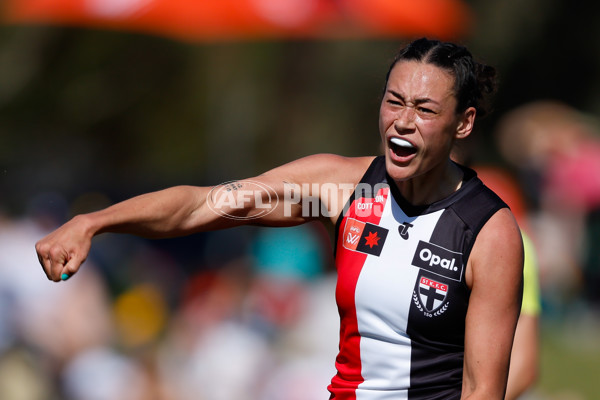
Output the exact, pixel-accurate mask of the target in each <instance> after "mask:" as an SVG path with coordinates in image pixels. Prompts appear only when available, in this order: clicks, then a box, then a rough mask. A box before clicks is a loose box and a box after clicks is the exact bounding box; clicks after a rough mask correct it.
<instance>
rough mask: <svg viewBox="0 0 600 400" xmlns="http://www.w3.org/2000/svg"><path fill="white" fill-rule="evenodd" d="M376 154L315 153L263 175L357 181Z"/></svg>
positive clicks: (298, 179) (306, 180)
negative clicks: (350, 155)
mask: <svg viewBox="0 0 600 400" xmlns="http://www.w3.org/2000/svg"><path fill="white" fill-rule="evenodd" d="M374 159H375V157H374V156H366V157H344V156H340V155H336V154H326V153H322V154H314V155H310V156H306V157H302V158H299V159H297V160H294V161H292V162H289V163H287V164H284V165H282V166H280V167H277V168H274V169H272V170H270V171H268V172H266V173H264V174H263V175H262V176H265V177H274V176H277V177H278V178H280V179H283V180H287V181H290V182H293V183H297V184H301V183H357V182H358V181H359V180H360V178H361V177H362V175H363V174H364V173H365V171H366V170H367V169H368V167H369V165H370V164H371V163H372V162H373V160H374Z"/></svg>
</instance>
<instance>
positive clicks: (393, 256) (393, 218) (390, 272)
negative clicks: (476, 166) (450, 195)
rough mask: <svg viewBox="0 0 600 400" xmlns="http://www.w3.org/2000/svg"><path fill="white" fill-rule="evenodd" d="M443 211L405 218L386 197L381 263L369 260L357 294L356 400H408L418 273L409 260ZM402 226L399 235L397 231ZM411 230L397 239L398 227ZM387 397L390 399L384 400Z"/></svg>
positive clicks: (377, 259)
mask: <svg viewBox="0 0 600 400" xmlns="http://www.w3.org/2000/svg"><path fill="white" fill-rule="evenodd" d="M442 212H443V210H440V211H437V212H434V213H431V214H426V215H422V216H419V217H417V218H414V217H408V216H407V215H406V214H405V213H404V212H403V211H402V210H401V209H400V207H399V206H398V204H397V203H396V202H395V201H394V199H393V198H392V197H391V196H390V197H389V198H388V201H387V202H386V205H385V208H384V211H383V215H382V217H381V221H380V222H379V224H378V225H379V226H380V227H383V228H386V229H388V230H389V233H388V235H387V238H386V242H385V245H384V247H383V250H382V252H381V255H380V256H379V257H375V256H368V257H367V259H366V261H365V264H364V266H363V268H362V271H361V273H360V276H359V279H358V282H357V285H356V293H355V303H356V314H357V322H358V330H359V332H360V335H361V342H360V353H361V360H362V376H363V378H364V382H363V383H361V384H360V385H359V387H358V390H357V391H356V396H357V397H356V398H357V399H358V400H375V399H386V398H390V399H392V398H394V399H401V398H404V397H403V396H405V395H406V396H407V393H406V390H403V391H400V389H401V388H408V387H409V386H410V371H411V366H410V361H408V360H410V359H411V354H410V352H411V347H410V339H409V338H408V336H407V334H406V330H407V323H408V315H409V309H410V306H411V303H412V301H413V300H412V296H413V290H414V288H415V284H416V280H417V277H418V274H419V268H417V267H415V266H412V265H411V264H410V260H411V259H412V257H410V256H407V255H412V254H414V253H415V251H416V249H417V245H418V243H419V241H420V240H422V241H428V240H429V238H430V237H431V234H432V232H433V230H434V228H435V226H436V223H437V221H438V219H439V217H440V215H441V214H442ZM399 224H400V227H401V228H400V229H399V228H398V227H399ZM404 224H409V226H410V228H409V229H407V230H405V231H404V234H403V235H401V232H402V227H405V226H406V225H404ZM387 391H391V392H390V393H389V395H390V397H385V394H386V392H387Z"/></svg>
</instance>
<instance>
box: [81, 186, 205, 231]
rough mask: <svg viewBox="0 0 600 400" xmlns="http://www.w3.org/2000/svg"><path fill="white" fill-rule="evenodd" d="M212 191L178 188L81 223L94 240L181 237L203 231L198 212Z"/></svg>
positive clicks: (99, 213)
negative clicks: (108, 234)
mask: <svg viewBox="0 0 600 400" xmlns="http://www.w3.org/2000/svg"><path fill="white" fill-rule="evenodd" d="M208 190H209V189H206V188H198V187H191V186H176V187H172V188H169V189H165V190H161V191H157V192H152V193H147V194H143V195H140V196H137V197H133V198H131V199H128V200H125V201H123V202H120V203H117V204H115V205H113V206H110V207H108V208H105V209H103V210H100V211H97V212H93V213H90V214H85V215H81V216H79V217H78V219H79V220H80V222H81V223H82V224H84V225H85V226H86V231H87V232H89V234H90V236H95V235H97V234H100V233H103V232H115V233H129V234H134V235H138V236H144V237H151V238H162V237H173V236H180V235H184V234H188V233H192V232H194V231H196V230H199V229H201V226H199V225H201V223H202V221H201V220H199V218H198V217H197V216H198V213H199V211H198V210H200V209H201V207H202V205H203V204H204V202H205V199H206V193H208ZM205 222H208V221H205Z"/></svg>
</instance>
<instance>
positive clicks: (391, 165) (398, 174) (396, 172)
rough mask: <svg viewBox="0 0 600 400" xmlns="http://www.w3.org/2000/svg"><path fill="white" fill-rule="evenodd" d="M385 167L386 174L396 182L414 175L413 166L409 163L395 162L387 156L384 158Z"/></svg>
mask: <svg viewBox="0 0 600 400" xmlns="http://www.w3.org/2000/svg"><path fill="white" fill-rule="evenodd" d="M385 169H386V171H387V173H388V175H389V176H390V177H391V178H392V179H393V180H394V181H396V182H401V181H405V180H408V179H410V178H412V177H413V176H414V173H415V171H414V168H413V167H412V166H411V165H410V163H408V164H406V165H402V164H398V163H395V162H394V161H393V160H391V159H390V158H389V157H386V159H385Z"/></svg>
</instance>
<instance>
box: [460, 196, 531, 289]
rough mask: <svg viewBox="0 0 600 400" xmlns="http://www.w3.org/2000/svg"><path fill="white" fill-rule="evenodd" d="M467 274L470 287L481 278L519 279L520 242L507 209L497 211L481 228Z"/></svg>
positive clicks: (521, 247) (520, 265)
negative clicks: (509, 277) (499, 276)
mask: <svg viewBox="0 0 600 400" xmlns="http://www.w3.org/2000/svg"><path fill="white" fill-rule="evenodd" d="M467 271H468V274H467V284H468V285H469V286H471V285H472V283H473V281H474V280H477V278H478V277H481V276H484V275H485V276H491V277H493V276H498V275H504V276H507V277H508V276H514V277H517V276H522V274H523V240H522V238H521V231H520V229H519V226H518V225H517V222H516V220H515V218H514V216H513V214H512V212H511V211H510V210H509V209H508V208H501V209H499V210H498V211H496V212H495V213H494V215H492V216H491V217H490V218H489V219H488V220H487V222H486V223H485V224H484V225H483V227H482V228H481V231H480V232H479V234H478V235H477V238H476V240H475V243H474V245H473V250H472V252H471V256H470V257H469V266H468V267H467ZM469 272H470V273H469Z"/></svg>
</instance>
